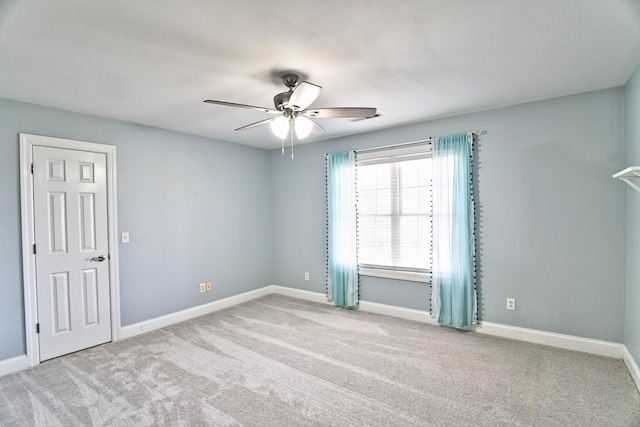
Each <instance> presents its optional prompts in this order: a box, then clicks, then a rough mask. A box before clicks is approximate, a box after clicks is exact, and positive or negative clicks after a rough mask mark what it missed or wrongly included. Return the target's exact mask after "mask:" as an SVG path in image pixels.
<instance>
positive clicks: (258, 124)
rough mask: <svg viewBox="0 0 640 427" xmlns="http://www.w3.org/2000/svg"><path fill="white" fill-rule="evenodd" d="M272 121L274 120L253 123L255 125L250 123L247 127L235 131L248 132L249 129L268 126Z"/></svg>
mask: <svg viewBox="0 0 640 427" xmlns="http://www.w3.org/2000/svg"><path fill="white" fill-rule="evenodd" d="M274 120H275V119H264V120H260V121H259V122H255V123H251V124H249V125H245V126H242V127H240V128H238V129H236V130H249V129H253V128H257V127H258V126H263V125H266V124H269V123H271V122H272V121H274Z"/></svg>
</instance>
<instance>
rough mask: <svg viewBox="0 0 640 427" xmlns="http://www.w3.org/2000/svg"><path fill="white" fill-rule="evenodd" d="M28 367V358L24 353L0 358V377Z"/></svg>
mask: <svg viewBox="0 0 640 427" xmlns="http://www.w3.org/2000/svg"><path fill="white" fill-rule="evenodd" d="M28 367H29V359H28V358H27V355H26V354H23V355H22V356H16V357H12V358H11V359H4V360H0V377H1V376H3V375H9V374H13V373H14V372H18V371H22V370H23V369H27V368H28Z"/></svg>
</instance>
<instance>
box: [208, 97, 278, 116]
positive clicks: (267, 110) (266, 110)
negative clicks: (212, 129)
mask: <svg viewBox="0 0 640 427" xmlns="http://www.w3.org/2000/svg"><path fill="white" fill-rule="evenodd" d="M204 102H206V103H208V104H217V105H224V106H226V107H238V108H246V109H247V110H255V111H262V112H263V113H269V114H280V111H278V110H274V109H272V108H265V107H256V106H255V105H247V104H236V103H235V102H226V101H214V100H213V99H207V100H205V101H204Z"/></svg>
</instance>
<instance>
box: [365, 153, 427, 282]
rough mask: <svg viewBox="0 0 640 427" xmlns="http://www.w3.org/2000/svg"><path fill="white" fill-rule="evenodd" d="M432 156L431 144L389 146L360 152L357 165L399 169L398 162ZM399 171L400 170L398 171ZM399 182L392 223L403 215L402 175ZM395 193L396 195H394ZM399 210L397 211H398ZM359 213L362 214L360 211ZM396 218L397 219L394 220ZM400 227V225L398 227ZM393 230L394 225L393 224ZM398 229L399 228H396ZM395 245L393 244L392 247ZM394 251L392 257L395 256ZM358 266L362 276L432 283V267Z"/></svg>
mask: <svg viewBox="0 0 640 427" xmlns="http://www.w3.org/2000/svg"><path fill="white" fill-rule="evenodd" d="M424 158H428V159H431V158H432V149H431V144H430V143H428V144H420V145H416V146H411V147H398V148H389V149H384V150H372V152H371V153H366V154H362V153H360V152H359V153H358V156H357V161H356V164H357V167H363V166H367V165H375V164H393V165H394V167H393V168H392V169H396V171H397V170H399V167H398V164H399V163H400V162H402V161H407V160H418V159H424ZM398 173H399V172H398ZM396 182H397V183H398V188H395V189H392V194H391V196H390V199H391V201H392V213H390V214H389V215H388V216H389V217H390V218H391V223H392V224H393V223H394V222H397V221H398V218H399V217H400V216H402V212H401V207H400V201H399V199H400V197H401V194H400V193H401V192H400V191H399V190H400V185H399V184H400V177H399V176H398V179H397V180H396ZM394 194H395V196H394ZM394 199H396V203H393V200H394ZM396 210H397V212H396ZM358 215H359V216H360V215H362V214H360V213H358ZM429 216H430V217H432V216H433V213H432V211H431V212H429ZM394 218H395V221H394ZM396 229H399V227H396ZM392 230H393V226H392ZM396 231H397V230H396ZM430 234H431V237H432V238H433V235H432V231H431V232H430ZM393 246H395V245H392V247H393ZM393 256H394V255H393V253H392V258H393ZM358 268H359V272H360V275H362V276H370V277H380V278H385V279H395V280H403V281H411V282H420V283H431V269H430V268H412V267H399V266H389V265H381V264H367V263H361V262H358Z"/></svg>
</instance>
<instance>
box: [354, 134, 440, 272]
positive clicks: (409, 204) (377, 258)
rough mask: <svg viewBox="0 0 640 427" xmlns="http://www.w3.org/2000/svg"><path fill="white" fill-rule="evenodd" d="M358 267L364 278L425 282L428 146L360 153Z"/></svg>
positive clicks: (427, 265) (428, 228)
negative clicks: (373, 277) (365, 276)
mask: <svg viewBox="0 0 640 427" xmlns="http://www.w3.org/2000/svg"><path fill="white" fill-rule="evenodd" d="M357 165H358V167H357V175H358V178H357V188H358V204H357V206H358V237H359V242H358V245H359V246H358V262H359V265H360V272H361V274H363V275H373V276H380V277H390V278H397V279H404V280H416V281H421V282H424V281H427V280H428V279H429V277H430V276H429V274H430V272H431V256H430V251H431V153H430V145H427V144H422V145H420V146H414V147H402V148H396V149H390V150H381V151H374V152H365V153H358V163H357Z"/></svg>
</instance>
